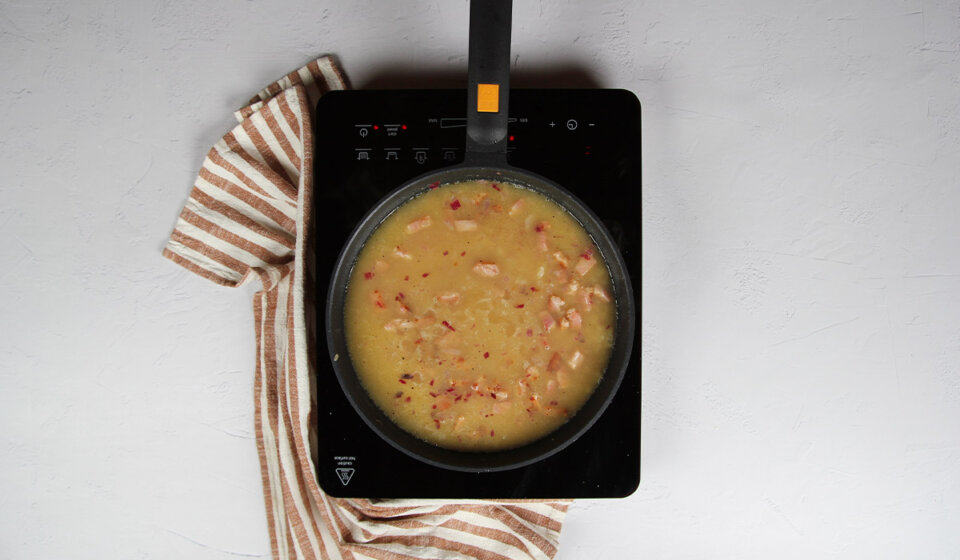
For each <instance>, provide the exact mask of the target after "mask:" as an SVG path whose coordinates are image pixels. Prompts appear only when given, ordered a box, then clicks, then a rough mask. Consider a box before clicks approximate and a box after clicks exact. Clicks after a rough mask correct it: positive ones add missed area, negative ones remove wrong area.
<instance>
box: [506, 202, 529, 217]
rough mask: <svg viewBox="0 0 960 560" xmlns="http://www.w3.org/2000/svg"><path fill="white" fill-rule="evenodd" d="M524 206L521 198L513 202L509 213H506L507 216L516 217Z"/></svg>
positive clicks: (524, 203)
mask: <svg viewBox="0 0 960 560" xmlns="http://www.w3.org/2000/svg"><path fill="white" fill-rule="evenodd" d="M526 205H527V203H526V202H525V201H524V200H523V199H522V198H521V199H519V200H517V201H516V202H514V203H513V205H512V206H510V211H509V212H507V214H509V215H511V216H516V215H517V214H519V213H520V212H522V211H523V207H524V206H526Z"/></svg>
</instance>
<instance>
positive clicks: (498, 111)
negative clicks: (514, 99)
mask: <svg viewBox="0 0 960 560" xmlns="http://www.w3.org/2000/svg"><path fill="white" fill-rule="evenodd" d="M512 11H513V0H471V2H470V42H469V52H468V56H467V78H468V81H469V85H468V91H467V146H466V148H467V149H466V154H465V159H466V162H467V163H483V164H487V165H506V163H507V114H508V113H507V111H508V105H507V101H508V99H509V97H510V27H511V20H512Z"/></svg>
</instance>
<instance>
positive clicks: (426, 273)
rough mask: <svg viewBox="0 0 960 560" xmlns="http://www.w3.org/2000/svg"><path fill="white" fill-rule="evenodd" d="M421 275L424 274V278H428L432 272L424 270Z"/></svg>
mask: <svg viewBox="0 0 960 560" xmlns="http://www.w3.org/2000/svg"><path fill="white" fill-rule="evenodd" d="M421 276H423V277H424V278H426V277H427V276H430V273H429V272H424V273H423V274H421Z"/></svg>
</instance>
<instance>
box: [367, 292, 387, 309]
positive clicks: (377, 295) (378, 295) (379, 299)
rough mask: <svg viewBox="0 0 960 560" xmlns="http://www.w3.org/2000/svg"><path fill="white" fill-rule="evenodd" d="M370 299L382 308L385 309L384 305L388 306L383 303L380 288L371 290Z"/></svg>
mask: <svg viewBox="0 0 960 560" xmlns="http://www.w3.org/2000/svg"><path fill="white" fill-rule="evenodd" d="M370 300H371V301H372V302H373V304H374V305H376V306H377V307H379V308H380V309H383V308H384V307H386V306H385V305H384V304H383V294H381V293H380V290H374V291H373V292H371V294H370Z"/></svg>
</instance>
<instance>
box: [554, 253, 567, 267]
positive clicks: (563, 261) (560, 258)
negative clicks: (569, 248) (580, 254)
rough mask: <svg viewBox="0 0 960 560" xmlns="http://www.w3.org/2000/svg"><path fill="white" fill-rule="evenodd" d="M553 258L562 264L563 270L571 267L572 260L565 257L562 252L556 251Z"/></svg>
mask: <svg viewBox="0 0 960 560" xmlns="http://www.w3.org/2000/svg"><path fill="white" fill-rule="evenodd" d="M553 258H554V260H556V261H557V262H558V263H560V266H562V267H563V268H567V267H568V266H570V259H568V258H567V256H566V255H564V254H563V252H562V251H556V252H555V253H554V254H553Z"/></svg>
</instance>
